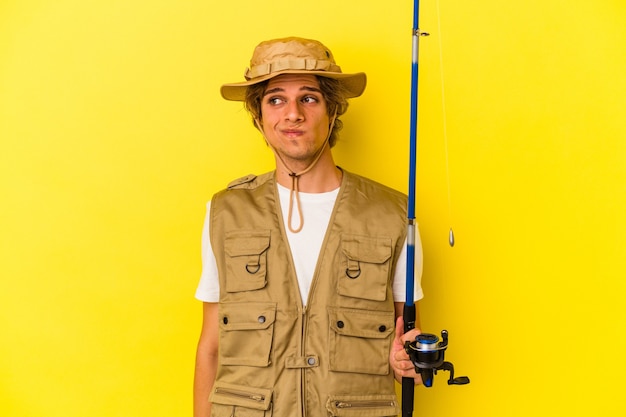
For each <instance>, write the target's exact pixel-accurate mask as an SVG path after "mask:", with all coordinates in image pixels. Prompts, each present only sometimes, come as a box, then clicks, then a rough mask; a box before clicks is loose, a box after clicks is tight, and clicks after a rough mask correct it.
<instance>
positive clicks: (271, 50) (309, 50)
mask: <svg viewBox="0 0 626 417" xmlns="http://www.w3.org/2000/svg"><path fill="white" fill-rule="evenodd" d="M282 74H313V75H319V76H322V77H328V78H334V79H336V80H338V81H339V82H340V83H341V84H343V86H344V87H345V89H346V92H347V96H346V98H353V97H358V96H360V95H361V94H362V93H363V90H365V83H366V76H365V73H363V72H358V73H354V74H346V73H343V72H341V68H340V67H339V65H337V64H336V63H335V59H334V58H333V54H332V52H330V49H328V48H327V47H325V46H324V45H323V44H322V43H320V42H318V41H316V40H312V39H303V38H296V37H289V38H282V39H273V40H269V41H265V42H261V43H260V44H259V45H258V46H257V47H256V48H255V49H254V53H253V54H252V59H251V60H250V67H249V68H248V69H246V72H245V74H244V77H245V78H246V81H243V82H240V83H232V84H224V85H223V86H222V88H221V93H222V97H224V98H225V99H226V100H233V101H244V100H245V97H246V89H247V88H248V86H250V85H254V84H257V83H260V82H262V81H266V80H269V79H270V78H274V77H276V76H278V75H282Z"/></svg>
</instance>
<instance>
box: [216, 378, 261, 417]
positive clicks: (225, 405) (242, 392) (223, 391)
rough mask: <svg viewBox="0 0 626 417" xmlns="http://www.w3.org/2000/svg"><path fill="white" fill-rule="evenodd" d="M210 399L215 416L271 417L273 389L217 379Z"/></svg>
mask: <svg viewBox="0 0 626 417" xmlns="http://www.w3.org/2000/svg"><path fill="white" fill-rule="evenodd" d="M209 400H210V401H211V402H212V403H213V405H212V406H211V416H213V417H231V416H235V417H270V416H271V415H272V410H271V405H272V391H271V390H269V389H263V388H252V387H248V386H240V385H233V384H226V383H224V382H220V381H216V382H215V385H214V386H213V391H212V392H211V397H210V398H209Z"/></svg>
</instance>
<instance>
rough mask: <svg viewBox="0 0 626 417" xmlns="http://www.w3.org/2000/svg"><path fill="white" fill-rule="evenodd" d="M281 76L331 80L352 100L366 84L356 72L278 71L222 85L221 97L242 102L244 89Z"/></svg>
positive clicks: (363, 76) (359, 73) (364, 77)
mask: <svg viewBox="0 0 626 417" xmlns="http://www.w3.org/2000/svg"><path fill="white" fill-rule="evenodd" d="M283 74H310V75H319V76H320V77H327V78H333V79H335V80H338V81H339V82H341V84H343V86H344V88H345V89H346V91H347V95H346V98H354V97H358V96H360V95H361V94H363V91H364V90H365V85H366V84H367V77H366V75H365V73H364V72H357V73H354V74H344V73H342V72H330V71H306V70H285V71H278V72H274V73H272V74H267V75H264V76H262V77H257V78H255V79H253V80H250V81H244V82H240V83H231V84H224V85H222V87H221V88H220V92H221V93H222V97H224V98H225V99H226V100H232V101H244V100H245V99H246V89H247V88H248V87H249V86H251V85H254V84H258V83H260V82H263V81H266V80H269V79H270V78H274V77H277V76H279V75H283Z"/></svg>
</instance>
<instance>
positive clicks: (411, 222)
mask: <svg viewBox="0 0 626 417" xmlns="http://www.w3.org/2000/svg"><path fill="white" fill-rule="evenodd" d="M419 3H420V2H419V0H413V31H412V36H413V42H412V47H413V50H412V52H413V53H412V62H411V113H410V138H409V145H410V146H409V190H408V205H407V257H406V262H407V265H406V300H405V303H404V311H403V314H402V315H403V319H404V332H405V333H406V332H408V331H409V330H412V329H414V328H415V319H416V308H415V300H414V292H415V239H416V230H415V182H416V171H417V103H418V100H417V91H418V75H419V65H418V61H419V40H420V37H422V36H428V33H426V32H422V31H420V29H419ZM449 243H450V246H454V234H453V232H452V228H450V234H449ZM441 335H442V338H443V341H442V342H439V338H437V337H436V336H435V335H433V334H429V333H423V334H421V335H420V336H418V337H417V338H416V340H415V341H413V342H408V341H407V342H406V344H405V350H406V351H407V353H408V354H409V357H410V359H411V361H412V363H413V365H414V366H415V370H416V372H418V373H419V374H420V375H421V376H422V380H423V382H424V386H426V387H431V386H432V380H433V374H436V373H437V371H438V370H445V371H449V372H450V379H449V380H448V384H449V385H453V384H454V385H465V384H468V383H469V378H468V377H458V378H454V366H453V365H452V363H450V362H446V361H444V352H445V350H446V348H447V346H448V332H447V331H446V330H443V331H442V333H441ZM438 342H439V343H438ZM414 400H415V381H414V379H413V378H406V377H403V378H402V417H412V416H413V408H414Z"/></svg>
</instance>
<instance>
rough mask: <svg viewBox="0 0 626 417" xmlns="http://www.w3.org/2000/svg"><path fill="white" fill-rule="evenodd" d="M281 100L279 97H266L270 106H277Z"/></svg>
mask: <svg viewBox="0 0 626 417" xmlns="http://www.w3.org/2000/svg"><path fill="white" fill-rule="evenodd" d="M282 102H283V100H282V99H281V98H280V97H270V98H268V99H267V103H268V104H269V105H270V106H278V105H279V104H281V103H282Z"/></svg>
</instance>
